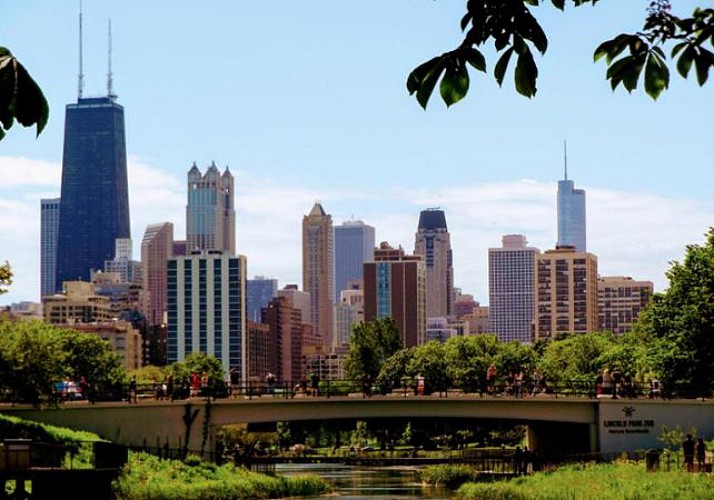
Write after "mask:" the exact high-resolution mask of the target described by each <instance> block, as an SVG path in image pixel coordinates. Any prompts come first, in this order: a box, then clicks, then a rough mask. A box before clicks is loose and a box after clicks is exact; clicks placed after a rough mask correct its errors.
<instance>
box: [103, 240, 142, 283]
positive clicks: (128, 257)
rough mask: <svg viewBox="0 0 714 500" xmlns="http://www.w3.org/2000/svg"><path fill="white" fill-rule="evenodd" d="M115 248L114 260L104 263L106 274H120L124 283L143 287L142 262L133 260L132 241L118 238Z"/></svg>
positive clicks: (120, 278)
mask: <svg viewBox="0 0 714 500" xmlns="http://www.w3.org/2000/svg"><path fill="white" fill-rule="evenodd" d="M114 247H115V250H114V258H113V259H111V260H107V261H105V262H104V272H107V273H116V274H118V275H119V280H120V282H122V283H132V284H134V285H138V286H142V285H143V276H142V271H141V262H138V261H136V260H133V255H134V252H133V251H132V248H131V239H129V238H117V240H116V242H115V245H114Z"/></svg>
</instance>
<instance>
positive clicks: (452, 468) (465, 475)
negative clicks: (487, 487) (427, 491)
mask: <svg viewBox="0 0 714 500" xmlns="http://www.w3.org/2000/svg"><path fill="white" fill-rule="evenodd" d="M417 478H418V479H419V480H421V481H422V482H424V483H426V484H430V485H434V486H445V487H447V488H449V489H455V488H458V487H459V486H461V485H462V484H464V483H465V482H467V481H477V480H478V472H477V471H476V470H475V469H474V468H473V467H469V466H468V465H430V466H428V467H425V468H424V469H421V470H420V471H419V472H418V474H417Z"/></svg>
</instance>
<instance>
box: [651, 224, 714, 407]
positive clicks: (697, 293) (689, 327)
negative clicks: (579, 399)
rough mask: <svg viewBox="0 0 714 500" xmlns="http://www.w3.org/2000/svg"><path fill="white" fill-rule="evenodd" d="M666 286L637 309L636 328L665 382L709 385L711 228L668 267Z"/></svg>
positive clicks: (713, 350) (712, 352) (713, 364)
mask: <svg viewBox="0 0 714 500" xmlns="http://www.w3.org/2000/svg"><path fill="white" fill-rule="evenodd" d="M667 278H669V288H668V289H667V291H666V292H663V293H657V294H655V295H654V297H653V298H652V303H651V304H650V306H649V307H648V308H647V309H646V310H645V311H644V312H643V313H642V314H641V315H640V318H639V320H638V323H637V330H638V332H639V333H640V334H641V335H642V338H643V339H644V341H645V343H646V345H647V355H648V357H649V359H650V360H651V363H652V366H653V368H654V370H655V372H656V373H658V374H659V376H660V377H661V378H662V381H663V382H664V383H665V387H667V386H668V385H669V386H674V387H677V388H679V389H681V390H688V391H695V392H697V393H702V394H703V393H709V392H711V390H712V389H714V228H712V229H710V230H709V232H708V233H707V235H706V241H705V243H704V244H703V245H688V246H687V250H686V253H685V257H684V261H683V262H681V263H680V262H677V261H675V262H673V263H672V267H671V268H670V269H669V271H667Z"/></svg>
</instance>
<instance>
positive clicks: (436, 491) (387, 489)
mask: <svg viewBox="0 0 714 500" xmlns="http://www.w3.org/2000/svg"><path fill="white" fill-rule="evenodd" d="M416 471H417V469H416V468H415V467H358V466H350V465H338V464H280V465H277V467H276V474H278V475H281V476H290V475H296V474H315V475H317V476H321V477H324V478H325V479H327V480H329V481H331V482H332V483H333V484H334V485H335V487H336V493H337V496H336V497H335V496H334V495H333V496H332V497H331V498H339V499H342V500H359V499H362V498H365V497H369V499H370V500H387V499H390V500H391V499H399V500H412V499H419V500H443V499H447V498H449V497H450V491H449V490H448V489H443V488H432V487H424V486H422V484H421V483H420V482H419V481H418V480H417V478H416ZM307 500H316V499H307ZM322 500H324V499H322Z"/></svg>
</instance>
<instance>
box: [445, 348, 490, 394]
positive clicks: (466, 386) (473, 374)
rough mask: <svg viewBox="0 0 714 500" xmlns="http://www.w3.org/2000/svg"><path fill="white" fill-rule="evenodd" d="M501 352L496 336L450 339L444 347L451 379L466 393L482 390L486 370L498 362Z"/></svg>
mask: <svg viewBox="0 0 714 500" xmlns="http://www.w3.org/2000/svg"><path fill="white" fill-rule="evenodd" d="M499 350H500V342H499V341H498V337H496V336H495V335H470V336H467V337H453V338H450V339H449V340H447V341H446V344H445V345H444V358H445V360H446V363H447V366H448V371H449V378H450V379H451V380H452V381H453V382H454V383H455V384H456V385H457V386H459V387H460V388H462V389H463V390H464V391H466V392H476V391H480V390H482V389H483V387H484V380H485V377H486V369H487V368H488V366H489V365H490V364H491V363H493V362H495V361H496V357H497V355H498V353H499Z"/></svg>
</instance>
